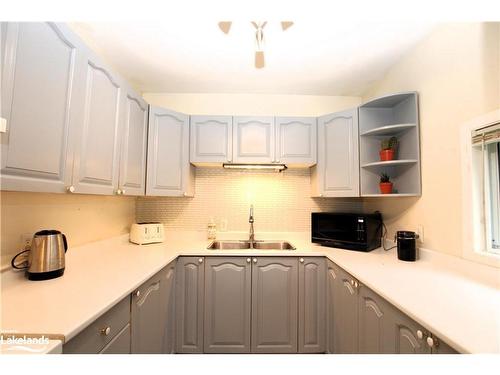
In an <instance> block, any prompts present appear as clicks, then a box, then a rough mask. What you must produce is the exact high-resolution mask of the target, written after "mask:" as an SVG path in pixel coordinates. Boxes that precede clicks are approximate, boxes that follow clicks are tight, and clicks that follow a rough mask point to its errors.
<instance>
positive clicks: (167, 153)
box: [146, 106, 194, 197]
mask: <svg viewBox="0 0 500 375" xmlns="http://www.w3.org/2000/svg"><path fill="white" fill-rule="evenodd" d="M147 160H148V161H147V182H146V195H152V196H185V197H189V196H193V195H194V167H193V166H192V165H191V164H190V163H189V116H188V115H185V114H183V113H179V112H174V111H171V110H168V109H164V108H160V107H153V106H150V107H149V135H148V157H147Z"/></svg>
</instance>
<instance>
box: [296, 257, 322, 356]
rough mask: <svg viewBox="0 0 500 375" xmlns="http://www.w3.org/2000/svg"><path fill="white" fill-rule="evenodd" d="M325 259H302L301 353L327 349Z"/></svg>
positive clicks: (299, 348)
mask: <svg viewBox="0 0 500 375" xmlns="http://www.w3.org/2000/svg"><path fill="white" fill-rule="evenodd" d="M325 269H326V266H325V258H324V257H305V258H300V259H299V324H298V328H299V332H298V339H299V342H298V351H299V353H323V352H325V350H326V334H325V331H326V329H325V327H326V304H325V302H326V292H325V289H326V288H325V287H326V278H325V276H326V275H325V271H326V270H325Z"/></svg>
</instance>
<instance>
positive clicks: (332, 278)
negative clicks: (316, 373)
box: [326, 260, 339, 354]
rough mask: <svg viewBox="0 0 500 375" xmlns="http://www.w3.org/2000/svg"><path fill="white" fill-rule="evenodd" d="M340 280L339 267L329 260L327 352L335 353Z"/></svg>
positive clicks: (327, 273)
mask: <svg viewBox="0 0 500 375" xmlns="http://www.w3.org/2000/svg"><path fill="white" fill-rule="evenodd" d="M338 280H339V275H338V267H335V266H334V264H333V262H332V261H330V260H327V269H326V293H327V296H326V303H327V305H326V330H327V335H328V337H327V352H328V353H331V354H333V353H335V324H334V323H335V304H336V301H335V291H336V287H335V284H336V283H337V282H338Z"/></svg>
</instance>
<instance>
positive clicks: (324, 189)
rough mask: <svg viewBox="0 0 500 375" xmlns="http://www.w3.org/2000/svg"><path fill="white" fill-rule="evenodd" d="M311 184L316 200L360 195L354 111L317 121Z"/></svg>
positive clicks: (339, 113)
mask: <svg viewBox="0 0 500 375" xmlns="http://www.w3.org/2000/svg"><path fill="white" fill-rule="evenodd" d="M311 185H312V195H313V196H316V197H357V196H359V156H358V110H357V108H354V109H350V110H347V111H343V112H337V113H333V114H330V115H326V116H322V117H319V118H318V163H317V165H316V166H315V167H314V168H313V169H312V173H311Z"/></svg>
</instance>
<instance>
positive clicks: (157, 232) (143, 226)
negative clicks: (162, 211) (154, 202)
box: [130, 223, 165, 245]
mask: <svg viewBox="0 0 500 375" xmlns="http://www.w3.org/2000/svg"><path fill="white" fill-rule="evenodd" d="M164 240H165V232H164V229H163V224H162V223H136V224H132V226H131V228H130V242H132V243H135V244H138V245H147V244H150V243H159V242H163V241H164Z"/></svg>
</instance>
